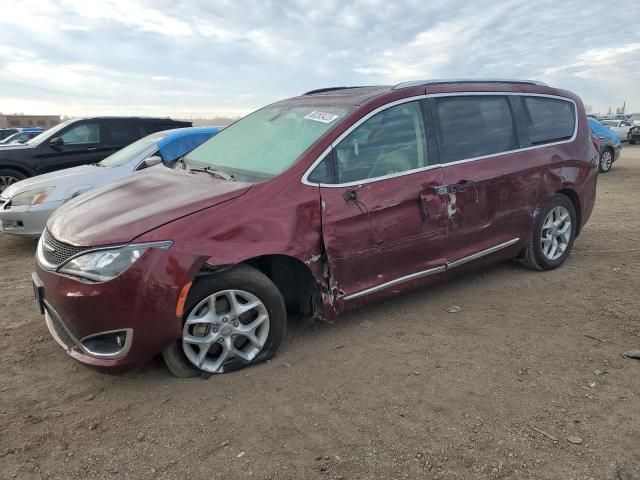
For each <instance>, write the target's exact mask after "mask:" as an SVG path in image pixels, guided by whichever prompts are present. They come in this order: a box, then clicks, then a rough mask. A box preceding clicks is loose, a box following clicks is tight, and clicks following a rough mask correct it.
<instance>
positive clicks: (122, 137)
mask: <svg viewBox="0 0 640 480" xmlns="http://www.w3.org/2000/svg"><path fill="white" fill-rule="evenodd" d="M108 129H109V135H110V137H111V141H112V142H113V143H115V144H117V145H129V144H130V143H133V142H135V141H136V140H138V139H139V138H142V137H144V136H146V134H145V133H144V132H142V131H141V129H140V128H139V127H138V125H136V124H135V123H133V122H127V123H122V124H118V123H114V124H110V125H108Z"/></svg>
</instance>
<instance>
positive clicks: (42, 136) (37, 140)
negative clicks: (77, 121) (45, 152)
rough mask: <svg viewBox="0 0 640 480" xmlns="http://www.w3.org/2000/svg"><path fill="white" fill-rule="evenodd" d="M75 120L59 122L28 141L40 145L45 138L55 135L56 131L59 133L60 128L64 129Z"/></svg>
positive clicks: (33, 144) (28, 143)
mask: <svg viewBox="0 0 640 480" xmlns="http://www.w3.org/2000/svg"><path fill="white" fill-rule="evenodd" d="M73 121H74V120H67V121H66V122H62V123H59V124H58V125H56V126H55V127H51V128H50V129H49V130H45V131H44V132H42V133H41V134H40V135H38V136H36V137H33V138H32V139H31V140H29V141H28V142H26V143H27V145H32V146H34V147H35V146H38V145H40V144H41V143H42V142H44V141H45V140H48V139H50V138H53V137H55V135H56V133H58V132H59V131H60V130H62V129H63V128H64V127H66V126H67V125H69V124H70V123H71V122H73Z"/></svg>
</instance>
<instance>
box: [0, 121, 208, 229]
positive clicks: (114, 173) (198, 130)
mask: <svg viewBox="0 0 640 480" xmlns="http://www.w3.org/2000/svg"><path fill="white" fill-rule="evenodd" d="M219 131H220V128H218V127H188V128H178V129H174V130H165V131H162V132H156V133H152V134H151V135H149V136H147V137H144V138H142V139H140V140H138V141H137V142H133V143H132V144H130V145H128V146H126V147H124V148H123V149H122V150H118V151H117V152H116V153H114V154H113V155H110V156H108V157H107V158H105V159H104V160H102V161H101V162H99V163H96V164H94V165H81V166H79V167H74V168H68V169H66V170H58V171H55V172H50V173H45V174H44V175H38V176H36V177H31V178H27V179H25V180H22V181H20V182H17V183H13V184H11V185H8V186H7V188H6V189H5V190H4V191H0V231H1V232H3V233H9V234H11V235H19V236H26V237H39V236H40V234H41V233H42V231H43V230H44V227H45V224H46V221H47V219H48V218H49V216H50V215H51V214H52V213H53V212H54V210H56V209H57V208H58V207H59V206H60V205H62V204H63V203H65V202H66V201H68V200H70V199H72V198H74V197H76V196H77V195H80V194H81V193H83V192H86V191H88V190H91V189H93V188H97V187H101V186H103V185H106V184H108V183H111V182H114V181H117V180H121V179H124V178H125V177H128V176H129V175H133V174H134V173H135V172H137V171H139V170H143V169H145V168H149V167H153V166H155V165H159V164H165V165H166V164H169V165H171V164H173V163H174V162H175V161H176V160H178V159H179V158H180V157H182V156H183V155H185V154H187V153H189V152H190V151H191V150H193V149H194V148H196V147H197V146H199V145H201V144H203V143H204V142H206V141H207V140H209V139H210V138H211V137H213V136H214V135H215V134H216V133H218V132H219ZM158 168H162V167H158Z"/></svg>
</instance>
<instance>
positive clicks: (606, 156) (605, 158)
mask: <svg viewBox="0 0 640 480" xmlns="http://www.w3.org/2000/svg"><path fill="white" fill-rule="evenodd" d="M612 165H613V150H611V149H610V148H606V149H605V150H604V152H602V153H601V154H600V161H599V162H598V170H599V171H600V173H607V172H609V171H610V170H611V166H612Z"/></svg>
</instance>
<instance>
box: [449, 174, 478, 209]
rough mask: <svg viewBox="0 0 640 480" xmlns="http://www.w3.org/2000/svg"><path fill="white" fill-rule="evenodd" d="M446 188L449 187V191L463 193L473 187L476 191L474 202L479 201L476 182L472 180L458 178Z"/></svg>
mask: <svg viewBox="0 0 640 480" xmlns="http://www.w3.org/2000/svg"><path fill="white" fill-rule="evenodd" d="M448 188H449V193H456V192H460V193H464V192H466V191H467V190H469V189H470V188H473V189H474V190H475V193H476V199H475V203H478V202H479V201H480V193H479V192H478V187H477V186H476V183H475V182H472V181H471V180H460V181H459V182H458V183H454V184H452V185H449V186H448Z"/></svg>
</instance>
